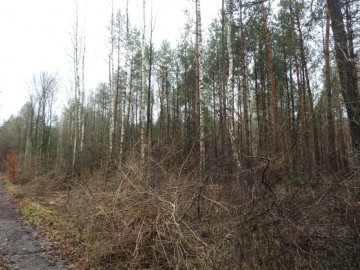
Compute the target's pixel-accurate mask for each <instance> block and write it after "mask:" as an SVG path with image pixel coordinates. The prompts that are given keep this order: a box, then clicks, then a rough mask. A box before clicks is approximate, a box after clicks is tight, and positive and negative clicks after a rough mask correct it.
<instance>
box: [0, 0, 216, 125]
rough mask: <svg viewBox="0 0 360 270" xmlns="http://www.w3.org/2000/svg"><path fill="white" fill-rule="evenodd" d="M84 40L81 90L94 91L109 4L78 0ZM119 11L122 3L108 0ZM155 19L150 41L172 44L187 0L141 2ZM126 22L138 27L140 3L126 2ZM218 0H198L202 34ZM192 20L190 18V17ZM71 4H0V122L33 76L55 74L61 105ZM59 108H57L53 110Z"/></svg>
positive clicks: (101, 74)
mask: <svg viewBox="0 0 360 270" xmlns="http://www.w3.org/2000/svg"><path fill="white" fill-rule="evenodd" d="M78 1H79V12H80V16H79V17H80V20H82V25H83V27H84V31H85V36H86V55H85V59H86V60H85V61H86V62H85V67H86V70H85V88H86V89H87V90H88V91H89V90H90V89H94V88H95V87H96V85H97V84H98V83H99V82H101V81H106V80H107V77H108V70H107V68H108V64H107V63H106V61H107V55H108V53H109V50H108V45H107V36H108V30H107V27H108V25H109V21H110V15H111V0H78ZM113 1H114V6H115V8H117V7H119V8H120V9H122V10H125V2H126V0H113ZM151 2H152V6H153V13H154V15H155V17H156V24H155V31H154V41H155V43H157V44H160V42H161V41H162V40H163V39H168V40H169V41H170V42H171V43H172V45H175V44H176V39H177V38H178V37H179V33H180V32H181V29H183V26H184V23H185V15H184V10H185V9H186V8H188V9H189V10H190V12H194V9H195V8H194V6H195V4H194V1H193V0H147V13H148V14H147V18H148V19H149V17H150V15H149V13H150V10H151V9H150V6H151ZM129 5H130V6H129V13H130V21H131V23H132V24H135V25H141V20H142V0H129ZM220 7H221V0H203V1H202V17H203V18H202V19H203V30H205V31H206V28H207V27H208V26H209V24H210V22H211V20H212V19H214V18H216V17H217V15H218V11H219V9H220ZM194 16H195V14H194ZM74 20H75V0H31V1H30V0H0V124H1V123H2V122H3V121H4V120H6V119H8V118H9V117H10V115H12V114H13V115H16V114H17V113H18V112H19V110H20V109H21V107H22V105H24V104H25V102H26V101H27V100H28V98H29V95H30V89H31V81H32V78H33V76H34V75H35V76H36V75H38V74H39V73H40V72H43V71H45V72H49V73H54V74H57V77H58V79H59V89H58V95H57V97H58V102H57V103H56V106H57V107H56V108H55V110H56V111H60V109H61V107H63V106H64V104H65V102H66V100H67V97H68V96H69V95H70V89H71V73H72V61H71V56H70V55H71V53H70V52H71V33H72V26H73V23H74ZM59 108H60V109H59Z"/></svg>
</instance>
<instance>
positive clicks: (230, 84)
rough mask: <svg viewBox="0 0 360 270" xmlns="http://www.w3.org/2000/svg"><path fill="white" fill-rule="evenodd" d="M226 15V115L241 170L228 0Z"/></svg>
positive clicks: (233, 147) (230, 14)
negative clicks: (227, 67)
mask: <svg viewBox="0 0 360 270" xmlns="http://www.w3.org/2000/svg"><path fill="white" fill-rule="evenodd" d="M226 6H227V8H226V13H227V14H226V15H227V51H228V57H229V74H228V81H227V88H228V91H227V106H226V113H227V118H228V130H229V136H230V141H231V151H232V155H233V158H234V161H235V163H236V168H237V169H238V170H240V169H241V162H240V157H239V153H238V150H237V147H236V144H235V120H234V55H233V49H232V24H233V14H232V1H231V0H227V2H226ZM237 175H238V174H237Z"/></svg>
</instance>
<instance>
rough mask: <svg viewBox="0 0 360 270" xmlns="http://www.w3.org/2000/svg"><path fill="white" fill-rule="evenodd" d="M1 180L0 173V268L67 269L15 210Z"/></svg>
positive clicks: (29, 269) (47, 244)
mask: <svg viewBox="0 0 360 270" xmlns="http://www.w3.org/2000/svg"><path fill="white" fill-rule="evenodd" d="M3 180H4V177H2V176H0V254H1V255H0V269H28V270H32V269H34V270H35V269H39V270H40V269H42V270H43V269H49V270H52V269H69V268H68V267H66V265H65V263H64V262H63V261H61V260H60V259H58V258H57V257H56V256H54V253H53V250H52V248H51V247H50V246H49V243H47V242H46V241H45V240H44V239H42V237H41V235H40V234H39V233H38V232H37V230H36V229H34V228H32V227H31V226H29V225H28V223H27V222H26V221H25V219H24V218H23V217H22V215H21V214H20V213H19V211H18V210H16V208H15V207H14V205H13V203H12V202H11V201H10V199H9V197H7V195H6V194H5V191H4V183H3Z"/></svg>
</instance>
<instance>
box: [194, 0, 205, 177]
mask: <svg viewBox="0 0 360 270" xmlns="http://www.w3.org/2000/svg"><path fill="white" fill-rule="evenodd" d="M196 22H197V25H196V28H197V33H196V41H197V53H198V69H199V74H198V76H199V103H200V104H199V106H200V108H199V118H200V119H199V120H200V123H199V125H200V139H199V144H200V149H199V154H200V170H201V171H203V170H204V168H205V155H206V152H205V151H206V150H205V121H204V113H205V105H204V79H203V78H204V72H203V65H202V33H201V7H200V0H197V2H196Z"/></svg>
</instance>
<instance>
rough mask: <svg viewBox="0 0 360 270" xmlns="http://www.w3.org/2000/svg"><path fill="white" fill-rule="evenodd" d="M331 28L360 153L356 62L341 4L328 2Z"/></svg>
mask: <svg viewBox="0 0 360 270" xmlns="http://www.w3.org/2000/svg"><path fill="white" fill-rule="evenodd" d="M327 4H328V7H329V11H330V18H331V28H332V32H333V35H334V41H335V57H336V62H337V66H338V72H339V78H340V85H341V93H342V96H343V98H344V102H345V107H346V111H347V116H348V119H349V122H350V132H351V137H352V142H353V146H354V150H355V151H356V152H357V153H359V152H360V97H359V91H358V85H357V79H356V76H355V77H354V74H355V75H356V74H357V70H356V66H355V61H354V60H353V59H351V57H350V55H349V40H348V36H347V33H346V31H345V25H344V20H343V15H342V12H341V2H340V1H339V0H327Z"/></svg>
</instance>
